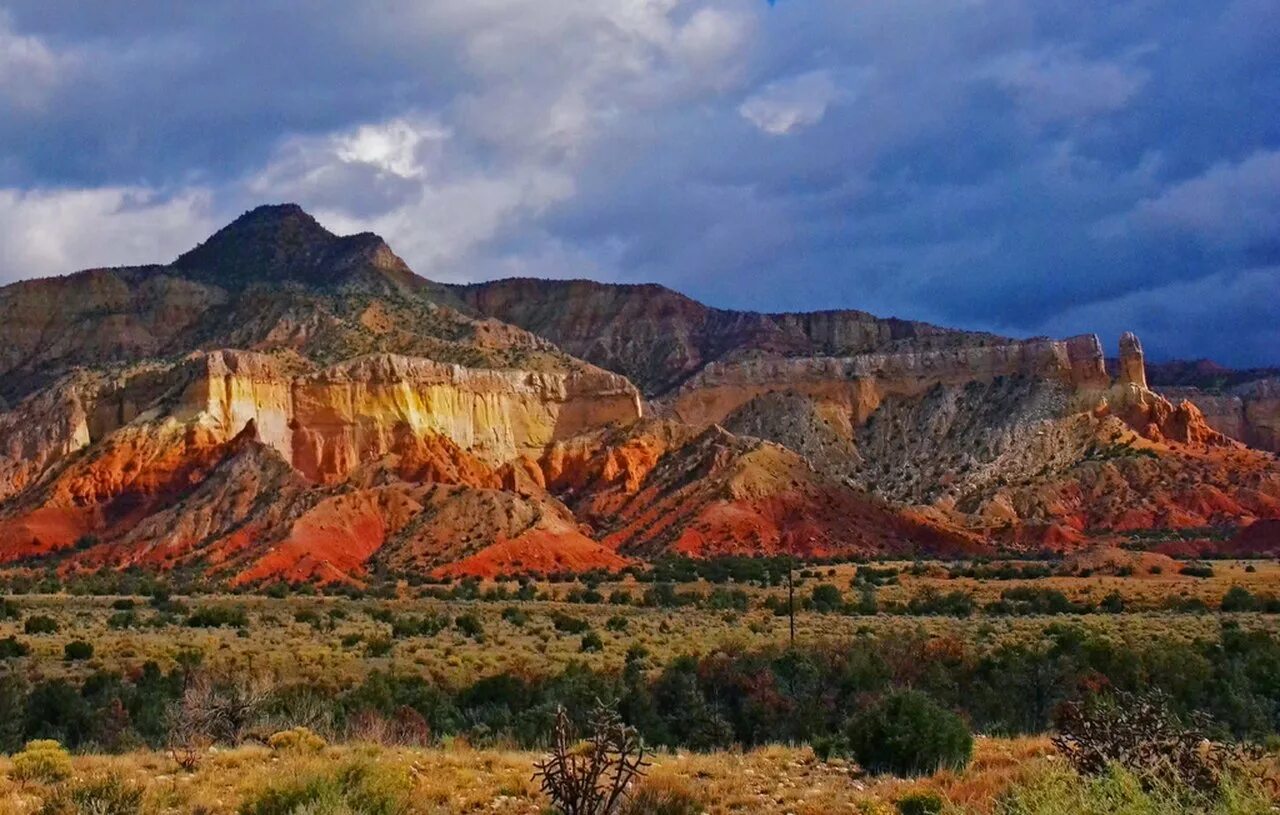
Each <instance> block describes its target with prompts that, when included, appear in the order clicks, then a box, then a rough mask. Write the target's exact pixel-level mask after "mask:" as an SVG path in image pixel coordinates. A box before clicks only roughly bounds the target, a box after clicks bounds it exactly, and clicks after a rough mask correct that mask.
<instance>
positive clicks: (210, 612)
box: [187, 606, 249, 628]
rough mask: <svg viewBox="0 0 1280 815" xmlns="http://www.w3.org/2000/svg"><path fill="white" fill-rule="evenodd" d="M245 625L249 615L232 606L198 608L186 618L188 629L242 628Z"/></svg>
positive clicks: (247, 623) (247, 622)
mask: <svg viewBox="0 0 1280 815" xmlns="http://www.w3.org/2000/svg"><path fill="white" fill-rule="evenodd" d="M247 625H249V615H248V614H246V613H245V610H244V609H242V608H237V607H233V606H210V607H207V608H198V609H196V610H195V611H193V612H191V614H190V616H188V617H187V627H188V628H223V627H228V628H244V627H246V626H247Z"/></svg>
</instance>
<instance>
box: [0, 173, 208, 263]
mask: <svg viewBox="0 0 1280 815" xmlns="http://www.w3.org/2000/svg"><path fill="white" fill-rule="evenodd" d="M218 226H221V224H219V223H217V221H216V220H215V219H212V218H210V217H209V195H208V193H207V192H205V191H203V190H188V191H186V192H183V193H182V194H179V195H176V196H173V197H169V198H162V197H160V196H158V195H156V194H155V193H154V192H152V191H149V190H146V189H141V188H130V187H108V188H98V189H84V190H46V191H40V192H23V191H20V190H13V189H0V283H4V282H10V281H14V280H21V279H25V278H32V277H47V276H49V275H59V274H68V273H70V272H74V271H78V270H80V269H85V268H92V267H99V266H126V265H136V264H145V263H157V262H158V263H167V262H168V261H170V260H173V259H174V258H175V257H177V256H178V255H179V254H181V253H182V252H184V251H186V250H187V249H190V248H191V247H192V246H194V245H195V244H196V243H197V242H199V241H201V240H203V239H204V238H206V237H208V235H209V234H210V233H211V232H212V231H213V230H214V229H216V228H217V227H218Z"/></svg>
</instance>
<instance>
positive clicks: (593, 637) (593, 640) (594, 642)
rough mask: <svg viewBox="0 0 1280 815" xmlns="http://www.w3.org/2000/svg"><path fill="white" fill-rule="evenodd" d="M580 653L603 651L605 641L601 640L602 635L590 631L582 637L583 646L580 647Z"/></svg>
mask: <svg viewBox="0 0 1280 815" xmlns="http://www.w3.org/2000/svg"><path fill="white" fill-rule="evenodd" d="M578 650H579V651H582V652H583V653H586V652H588V651H603V650H604V640H602V639H600V635H599V634H597V633H596V632H594V631H588V632H587V633H585V634H583V635H582V644H581V645H580V646H579V647H578Z"/></svg>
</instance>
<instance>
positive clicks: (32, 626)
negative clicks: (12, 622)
mask: <svg viewBox="0 0 1280 815" xmlns="http://www.w3.org/2000/svg"><path fill="white" fill-rule="evenodd" d="M59 628H61V626H59V625H58V621H57V620H55V619H53V618H52V617H47V616H45V615H43V614H37V615H35V616H33V617H28V618H27V621H26V622H24V623H23V624H22V630H23V631H24V632H26V633H28V634H57V633H58V629H59Z"/></svg>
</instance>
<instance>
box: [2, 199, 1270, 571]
mask: <svg viewBox="0 0 1280 815" xmlns="http://www.w3.org/2000/svg"><path fill="white" fill-rule="evenodd" d="M1198 370H1199V369H1198ZM1161 377H1162V373H1161V372H1160V369H1158V368H1157V369H1156V373H1155V376H1152V377H1149V376H1148V365H1147V363H1146V360H1145V358H1144V355H1143V353H1142V347H1141V343H1140V342H1139V341H1138V339H1137V337H1135V336H1133V335H1131V334H1127V335H1125V336H1124V337H1123V338H1121V341H1120V355H1119V357H1118V358H1117V360H1116V361H1115V362H1114V363H1112V365H1111V369H1110V370H1108V365H1107V363H1106V361H1105V360H1104V357H1103V351H1102V345H1101V343H1100V341H1099V340H1098V338H1097V337H1095V336H1093V335H1085V336H1080V337H1073V338H1069V339H1065V340H1054V339H1046V338H1037V339H1029V340H1017V339H1011V338H1005V337H998V336H994V335H990V334H983V333H977V332H967V331H957V330H952V329H945V328H940V327H936V326H931V325H927V324H924V323H915V322H909V321H904V320H896V319H883V318H878V317H875V316H873V315H870V314H866V313H864V312H858V311H827V312H817V313H813V314H757V313H744V312H734V311H727V310H721V309H713V308H708V307H706V306H703V305H702V304H700V303H697V302H695V301H693V300H691V299H689V298H687V297H684V296H682V295H679V294H677V293H675V292H672V291H670V290H667V289H664V288H661V287H658V286H612V285H607V284H599V283H591V282H586V281H567V282H562V281H535V280H508V281H498V282H495V283H488V284H480V285H475V286H462V287H456V286H443V285H439V284H435V283H432V282H430V281H427V280H424V279H422V278H420V277H418V276H416V275H415V274H413V272H412V271H411V270H409V268H408V267H407V266H406V265H405V264H404V262H403V261H401V260H400V259H399V258H398V257H396V255H395V254H394V252H392V251H391V249H390V248H389V247H388V246H387V245H386V244H385V243H384V242H383V241H382V240H381V239H379V238H378V237H377V236H374V235H368V234H364V235H354V236H346V237H340V236H336V235H333V234H331V233H329V232H328V231H327V230H325V229H324V228H323V227H321V226H320V225H319V224H318V223H316V222H315V220H314V219H312V218H311V217H310V216H308V215H307V214H306V213H305V212H303V211H302V210H300V209H298V208H297V207H294V206H290V205H285V206H278V207H263V208H259V209H257V210H254V211H252V212H249V213H246V214H245V215H244V216H242V217H241V218H239V219H237V220H236V221H235V222H233V223H232V224H230V225H228V226H227V227H226V228H224V229H222V230H220V231H219V232H218V233H216V234H215V235H213V236H212V237H211V238H210V239H209V240H208V241H206V242H205V243H203V244H201V245H200V246H199V247H197V248H195V249H193V250H192V251H190V252H187V253H185V254H184V255H182V256H181V257H179V258H178V259H177V260H176V261H174V262H173V263H170V264H167V265H156V266H146V267H136V268H127V269H99V270H90V271H85V272H80V273H77V274H74V275H69V276H67V277H63V278H58V279H54V280H42V281H29V282H25V283H20V284H16V285H13V286H8V287H5V288H0V400H3V401H2V402H0V561H6V562H12V561H19V560H23V561H25V560H28V559H32V558H50V559H52V560H54V561H56V562H57V564H58V567H59V568H60V569H63V570H64V571H76V570H82V569H89V570H92V569H100V568H103V567H114V568H120V567H125V566H138V567H142V568H152V569H161V570H163V569H174V568H182V569H184V570H194V571H204V572H206V573H208V574H209V575H211V576H214V577H216V578H218V579H220V580H225V581H227V582H230V583H245V582H249V583H262V582H270V581H272V580H277V579H286V580H294V581H299V580H316V581H355V582H360V581H363V580H366V579H368V577H369V575H370V574H371V573H374V572H379V573H385V574H392V575H398V576H412V575H423V574H435V575H458V574H468V575H493V574H513V573H518V572H535V571H536V572H543V573H545V572H551V571H561V570H585V569H595V568H603V569H617V568H620V567H622V566H624V565H626V564H628V563H631V562H635V561H636V560H637V559H639V560H644V559H648V558H652V557H656V556H660V555H663V554H666V553H672V552H676V553H682V554H686V555H690V556H700V557H701V556H713V555H721V554H767V553H775V552H780V551H790V550H794V551H798V552H802V553H805V554H810V555H815V556H819V555H820V556H829V555H853V554H858V555H867V554H876V553H887V552H892V553H898V554H909V553H914V552H926V551H927V552H936V553H940V554H948V553H952V554H958V553H977V552H982V553H989V552H994V551H996V550H998V549H1000V548H1021V549H1026V548H1035V547H1042V546H1057V547H1061V548H1068V547H1079V546H1084V545H1088V544H1090V543H1091V542H1097V541H1101V542H1110V543H1114V542H1116V540H1123V539H1124V537H1125V536H1126V535H1127V534H1129V533H1131V532H1133V531H1134V530H1139V531H1140V530H1152V529H1163V528H1187V527H1200V526H1207V525H1216V526H1223V527H1235V526H1240V525H1243V524H1247V523H1251V522H1255V521H1257V520H1259V519H1264V520H1265V519H1268V518H1275V517H1280V465H1277V463H1276V459H1275V457H1274V456H1273V455H1271V454H1269V453H1266V452H1263V451H1260V450H1257V449H1252V448H1251V447H1249V446H1246V445H1254V446H1255V447H1267V446H1269V445H1275V443H1276V442H1277V441H1280V439H1277V436H1278V435H1280V423H1277V422H1276V421H1275V416H1276V415H1278V414H1280V399H1277V388H1276V386H1275V384H1274V382H1275V380H1269V381H1268V380H1265V379H1264V380H1258V379H1252V380H1248V381H1232V382H1229V383H1227V385H1226V386H1225V387H1228V388H1229V390H1228V391H1224V392H1218V391H1215V392H1214V393H1213V394H1212V396H1211V397H1210V396H1206V395H1205V394H1206V393H1207V392H1208V391H1207V388H1206V387H1201V388H1200V389H1198V390H1194V391H1179V390H1177V389H1175V388H1174V387H1173V386H1172V385H1170V384H1169V383H1168V382H1166V381H1164V380H1162V378H1161ZM633 382H635V383H636V384H634V385H633V384H632V383H633ZM1188 384H1195V383H1181V385H1180V386H1182V387H1185V386H1187V385H1188ZM1219 384H1221V383H1219ZM637 386H638V387H637ZM1220 390H1221V388H1219V391H1220ZM1232 437H1236V438H1238V439H1239V440H1240V441H1237V440H1236V439H1233V438H1232ZM1241 441H1243V442H1244V444H1242V443H1241ZM1259 528H1260V527H1259Z"/></svg>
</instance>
